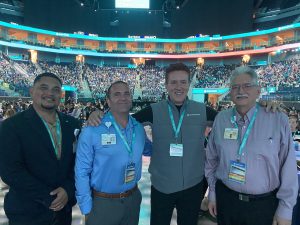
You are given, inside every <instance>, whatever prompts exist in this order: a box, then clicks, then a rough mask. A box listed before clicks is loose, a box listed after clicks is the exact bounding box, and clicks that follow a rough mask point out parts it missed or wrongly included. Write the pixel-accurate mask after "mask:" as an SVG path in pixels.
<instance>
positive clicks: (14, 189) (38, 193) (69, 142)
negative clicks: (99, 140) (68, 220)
mask: <svg viewBox="0 0 300 225" xmlns="http://www.w3.org/2000/svg"><path fill="white" fill-rule="evenodd" d="M59 119H60V124H61V130H62V153H61V159H60V160H58V159H57V158H56V155H55V151H54V148H53V145H52V142H51V139H50V137H49V134H48V131H47V129H46V127H45V125H44V124H43V122H42V120H41V119H40V117H39V116H38V114H37V113H36V111H35V110H34V108H33V107H30V108H29V109H28V110H26V111H24V112H21V113H18V114H17V115H15V116H13V117H11V118H9V119H7V120H5V121H3V123H2V124H1V127H0V143H1V144H0V176H1V178H2V179H3V181H4V182H5V183H6V184H8V185H9V186H10V189H9V193H8V194H7V195H6V196H5V200H4V209H5V213H6V215H7V217H8V218H9V219H10V218H11V219H13V220H15V219H16V218H17V219H18V218H19V219H20V220H21V221H25V220H30V219H32V218H33V217H35V216H45V217H47V216H49V218H50V217H53V211H52V210H50V209H49V206H50V204H51V202H52V201H53V200H54V199H55V197H56V196H50V192H51V191H53V190H54V189H56V188H58V187H62V188H64V189H65V190H66V192H67V194H68V198H69V202H68V204H67V205H66V207H65V209H64V210H66V209H68V211H70V210H71V208H72V206H73V205H74V204H75V203H76V199H75V184H74V158H75V154H74V152H73V142H74V141H75V139H76V138H75V135H74V130H75V129H79V128H80V125H79V122H78V121H77V120H76V119H74V118H73V117H70V116H67V115H65V114H62V113H59Z"/></svg>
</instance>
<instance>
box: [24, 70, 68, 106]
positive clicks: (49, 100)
mask: <svg viewBox="0 0 300 225" xmlns="http://www.w3.org/2000/svg"><path fill="white" fill-rule="evenodd" d="M61 94H62V92H61V84H60V83H59V81H58V80H57V79H55V78H52V77H46V76H45V77H42V78H41V79H40V80H38V81H37V82H36V83H35V84H34V85H33V87H32V88H31V89H30V95H31V98H32V100H33V106H34V107H35V108H36V109H37V110H41V111H53V110H56V108H57V107H58V106H59V103H60V98H61Z"/></svg>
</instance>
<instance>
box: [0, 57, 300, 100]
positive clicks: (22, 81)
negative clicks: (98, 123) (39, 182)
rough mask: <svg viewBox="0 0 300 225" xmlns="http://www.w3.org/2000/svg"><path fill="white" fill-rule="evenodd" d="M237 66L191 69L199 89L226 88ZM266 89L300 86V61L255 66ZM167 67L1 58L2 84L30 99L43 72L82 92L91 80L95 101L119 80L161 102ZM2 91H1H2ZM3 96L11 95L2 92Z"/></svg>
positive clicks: (204, 66)
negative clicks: (32, 89)
mask: <svg viewBox="0 0 300 225" xmlns="http://www.w3.org/2000/svg"><path fill="white" fill-rule="evenodd" d="M236 66H237V65H223V66H221V65H203V66H201V67H200V66H198V67H190V68H191V69H192V73H193V74H194V75H195V77H196V82H195V84H194V87H196V88H223V87H227V86H228V78H229V76H230V74H231V71H232V70H233V69H234V68H235V67H236ZM253 68H255V71H256V72H257V74H258V79H259V83H260V84H261V86H262V87H267V86H269V87H270V86H271V87H276V88H278V89H280V88H281V89H282V88H294V87H299V82H300V71H299V68H300V59H298V58H292V59H290V60H285V61H279V62H274V63H272V64H270V65H267V66H254V67H253ZM164 70H165V68H164V67H158V66H138V67H137V68H127V67H113V66H97V65H92V64H81V63H54V62H44V61H41V62H38V63H37V64H36V65H34V64H33V63H31V62H28V61H13V60H10V59H9V58H7V57H0V82H1V84H3V83H6V84H8V85H9V88H10V89H11V90H14V91H15V92H17V93H19V94H20V96H24V97H28V96H29V87H30V86H31V84H32V82H33V77H35V76H36V75H37V74H38V73H39V72H41V71H48V72H52V73H55V74H57V75H58V76H59V77H60V78H61V79H62V81H63V83H64V84H65V85H71V86H73V87H76V88H77V90H78V92H81V91H82V90H83V88H84V85H83V82H84V81H87V84H88V88H89V91H90V92H91V93H92V97H93V98H94V99H98V98H102V99H103V98H104V97H105V91H106V89H107V88H108V86H109V84H110V83H111V82H113V81H116V80H123V81H126V82H127V83H128V84H129V86H130V89H131V91H132V92H134V93H136V95H137V96H138V97H139V99H140V100H148V101H158V100H160V99H163V98H164V97H165V93H166V90H165V87H164V79H163V74H164ZM0 90H1V88H0ZM1 95H3V96H5V95H7V93H5V91H3V90H1Z"/></svg>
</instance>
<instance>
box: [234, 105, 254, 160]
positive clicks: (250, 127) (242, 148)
mask: <svg viewBox="0 0 300 225" xmlns="http://www.w3.org/2000/svg"><path fill="white" fill-rule="evenodd" d="M257 112H258V106H257V105H256V108H255V111H254V114H253V116H252V118H251V121H250V124H249V126H248V128H247V130H246V133H245V135H244V137H243V140H242V143H241V145H240V147H239V151H238V156H239V157H240V156H241V155H242V153H243V150H244V148H245V145H246V142H247V140H248V138H249V135H250V132H251V130H252V127H253V124H254V121H255V119H256V116H257ZM231 122H232V123H234V125H235V127H236V128H238V124H237V122H236V116H235V115H234V109H233V110H232V117H231Z"/></svg>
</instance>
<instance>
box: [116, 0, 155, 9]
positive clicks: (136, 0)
mask: <svg viewBox="0 0 300 225" xmlns="http://www.w3.org/2000/svg"><path fill="white" fill-rule="evenodd" d="M149 1H150V0H116V1H115V7H116V8H122V9H149V7H150V6H149Z"/></svg>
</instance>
